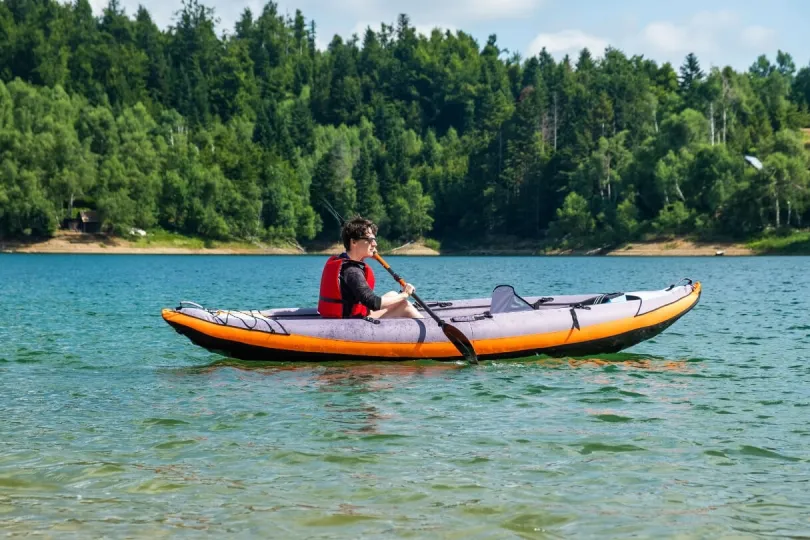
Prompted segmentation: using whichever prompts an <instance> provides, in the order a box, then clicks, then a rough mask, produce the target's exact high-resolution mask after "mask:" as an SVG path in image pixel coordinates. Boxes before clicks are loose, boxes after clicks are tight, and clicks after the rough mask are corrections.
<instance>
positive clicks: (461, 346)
mask: <svg viewBox="0 0 810 540" xmlns="http://www.w3.org/2000/svg"><path fill="white" fill-rule="evenodd" d="M374 258H375V259H377V262H378V263H380V264H381V265H382V267H383V268H385V269H386V270H388V273H389V274H391V277H393V278H394V279H395V280H396V281H397V282H398V283H399V284H400V285H402V288H403V289H404V288H405V280H404V279H402V278H401V277H399V276H398V275H397V273H396V272H394V271H393V270H391V267H390V266H388V263H387V262H385V261H384V260H383V258H382V257H380V254H379V253H374ZM411 296H413V299H414V300H416V303H417V304H419V305H420V306H422V309H424V310H425V311H426V312H427V314H428V315H430V316H431V317H432V318H433V320H434V321H436V323H437V324H438V325H439V327H440V328H441V329H442V331H443V332H444V335H445V336H447V339H449V340H450V343H452V344H453V345H455V347H456V349H458V352H460V353H461V354H462V356H464V358H465V359H466V360H467V362H469V363H471V364H477V363H478V355H477V354H475V348H474V347H473V344H472V343H470V340H469V339H467V336H465V335H464V333H463V332H462V331H461V330H459V329H458V328H456V327H455V326H453V325H452V324H448V323H446V322H444V321H443V320H442V319H441V318H440V317H439V316H438V315H436V314H435V313H433V310H432V309H430V308H429V307H427V304H425V303H424V302H423V301H422V299H421V298H419V297H418V296H417V295H416V293H413V294H411Z"/></svg>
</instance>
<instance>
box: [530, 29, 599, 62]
mask: <svg viewBox="0 0 810 540" xmlns="http://www.w3.org/2000/svg"><path fill="white" fill-rule="evenodd" d="M607 46H608V41H607V40H605V39H602V38H600V37H598V36H594V35H591V34H586V33H585V32H583V31H582V30H562V31H561V32H555V33H553V34H539V35H538V36H537V37H536V38H534V40H532V42H531V44H529V48H528V50H527V51H526V52H527V55H528V56H534V55H536V54H537V53H539V52H540V51H541V50H542V49H543V47H545V48H546V50H547V51H548V52H549V53H550V54H552V55H554V56H558V57H562V56H563V55H566V54H569V55H571V56H576V55H577V54H578V53H579V52H580V51H581V50H582V49H584V48H587V49H588V50H589V51H591V54H593V55H594V56H601V54H602V52H604V50H605V48H606V47H607Z"/></svg>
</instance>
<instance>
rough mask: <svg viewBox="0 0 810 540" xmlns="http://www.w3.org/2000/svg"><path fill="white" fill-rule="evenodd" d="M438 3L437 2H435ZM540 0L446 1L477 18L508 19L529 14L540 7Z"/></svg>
mask: <svg viewBox="0 0 810 540" xmlns="http://www.w3.org/2000/svg"><path fill="white" fill-rule="evenodd" d="M437 3H438V2H437ZM541 3H542V2H541V0H467V1H463V0H462V1H459V2H448V4H450V5H453V4H458V6H457V7H456V9H461V10H465V11H466V12H467V13H466V15H468V16H470V15H471V16H473V17H474V18H477V19H510V18H514V17H523V16H526V15H529V14H531V13H532V12H533V11H534V10H535V9H537V8H538V7H540V4H541Z"/></svg>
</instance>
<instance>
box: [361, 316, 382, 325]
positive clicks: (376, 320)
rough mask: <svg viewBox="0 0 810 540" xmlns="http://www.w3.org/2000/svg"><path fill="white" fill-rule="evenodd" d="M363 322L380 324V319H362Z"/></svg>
mask: <svg viewBox="0 0 810 540" xmlns="http://www.w3.org/2000/svg"><path fill="white" fill-rule="evenodd" d="M363 320H364V321H367V322H370V323H371V324H380V319H375V318H374V317H363Z"/></svg>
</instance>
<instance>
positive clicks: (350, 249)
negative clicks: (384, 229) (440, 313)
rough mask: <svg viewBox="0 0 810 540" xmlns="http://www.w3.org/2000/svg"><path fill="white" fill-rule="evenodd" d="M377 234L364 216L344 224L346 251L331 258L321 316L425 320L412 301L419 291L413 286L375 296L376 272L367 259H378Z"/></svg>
mask: <svg viewBox="0 0 810 540" xmlns="http://www.w3.org/2000/svg"><path fill="white" fill-rule="evenodd" d="M376 234H377V226H376V225H374V223H372V222H371V221H369V220H367V219H363V218H362V217H360V216H357V217H355V218H352V219H351V221H348V222H347V223H346V224H345V225H343V230H342V231H341V233H340V238H341V240H342V241H343V247H344V248H345V249H346V251H345V252H343V253H341V254H340V255H337V256H332V257H329V260H328V261H326V265H325V266H324V268H323V273H322V274H321V291H320V298H319V300H318V313H320V314H321V316H322V317H325V318H355V317H371V318H374V319H382V318H396V317H410V318H413V319H421V318H422V314H421V313H419V311H417V309H416V308H415V307H413V305H411V303H410V302H408V297H409V296H410V295H411V293H413V292H414V290H415V289H414V287H413V285H411V284H410V283H406V284H405V289H404V290H403V291H401V292H394V291H391V292H388V293H385V294H384V295H383V296H377V295H376V294H374V272H372V270H371V267H369V266H367V265H366V264H365V263H364V262H363V260H365V259H368V258H369V257H373V256H374V253H375V251H376V250H377V237H376V236H375V235H376Z"/></svg>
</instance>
